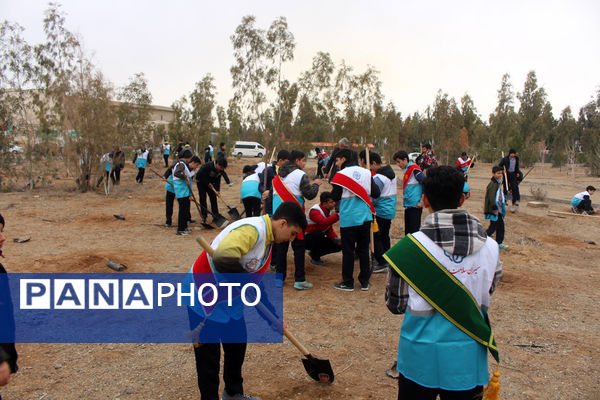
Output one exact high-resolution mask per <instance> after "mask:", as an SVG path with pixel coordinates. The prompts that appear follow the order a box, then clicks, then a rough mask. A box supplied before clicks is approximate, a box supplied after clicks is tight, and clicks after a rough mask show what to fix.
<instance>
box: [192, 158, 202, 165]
mask: <svg viewBox="0 0 600 400" xmlns="http://www.w3.org/2000/svg"><path fill="white" fill-rule="evenodd" d="M190 162H191V163H193V162H195V163H198V164H202V161H201V160H200V157H198V156H193V157H192V159H191V160H190Z"/></svg>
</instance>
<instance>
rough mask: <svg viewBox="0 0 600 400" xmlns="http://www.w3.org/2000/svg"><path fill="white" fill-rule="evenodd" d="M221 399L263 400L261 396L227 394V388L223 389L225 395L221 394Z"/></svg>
mask: <svg viewBox="0 0 600 400" xmlns="http://www.w3.org/2000/svg"><path fill="white" fill-rule="evenodd" d="M221 400H261V399H260V397H256V396H250V395H249V394H245V393H244V394H242V393H238V394H234V395H233V396H232V395H230V394H227V391H226V390H223V396H221Z"/></svg>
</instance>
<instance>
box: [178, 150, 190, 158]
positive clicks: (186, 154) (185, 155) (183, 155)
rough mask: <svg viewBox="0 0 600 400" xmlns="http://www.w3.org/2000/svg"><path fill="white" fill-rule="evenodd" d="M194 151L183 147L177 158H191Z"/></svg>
mask: <svg viewBox="0 0 600 400" xmlns="http://www.w3.org/2000/svg"><path fill="white" fill-rule="evenodd" d="M193 155H194V153H192V151H191V150H190V149H185V150H183V151H182V152H181V154H179V158H192V156H193Z"/></svg>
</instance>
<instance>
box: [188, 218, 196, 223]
mask: <svg viewBox="0 0 600 400" xmlns="http://www.w3.org/2000/svg"><path fill="white" fill-rule="evenodd" d="M195 223H196V220H195V219H190V220H189V221H188V224H195Z"/></svg>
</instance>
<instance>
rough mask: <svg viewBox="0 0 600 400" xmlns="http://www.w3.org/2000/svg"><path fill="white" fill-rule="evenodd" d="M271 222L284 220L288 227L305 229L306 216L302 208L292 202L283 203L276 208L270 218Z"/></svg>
mask: <svg viewBox="0 0 600 400" xmlns="http://www.w3.org/2000/svg"><path fill="white" fill-rule="evenodd" d="M271 219H272V220H273V221H277V220H280V219H285V220H286V221H287V223H288V225H290V226H298V227H300V228H301V229H302V230H304V229H306V215H305V214H304V211H302V208H301V207H300V206H299V205H298V204H297V203H296V202H294V201H284V202H283V203H281V204H280V205H279V207H277V210H275V212H274V213H273V217H272V218H271Z"/></svg>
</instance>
